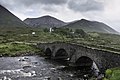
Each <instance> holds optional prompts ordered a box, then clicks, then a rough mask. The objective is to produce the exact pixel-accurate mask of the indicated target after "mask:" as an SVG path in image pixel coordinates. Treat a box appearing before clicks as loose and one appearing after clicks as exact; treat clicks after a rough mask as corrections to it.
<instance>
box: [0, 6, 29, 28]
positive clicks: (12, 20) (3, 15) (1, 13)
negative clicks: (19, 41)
mask: <svg viewBox="0 0 120 80" xmlns="http://www.w3.org/2000/svg"><path fill="white" fill-rule="evenodd" d="M26 26H27V25H26V24H25V23H24V22H22V21H21V20H20V19H19V18H18V17H16V16H15V15H14V14H12V13H11V12H10V11H9V10H8V9H6V8H5V7H4V6H2V5H0V27H26Z"/></svg>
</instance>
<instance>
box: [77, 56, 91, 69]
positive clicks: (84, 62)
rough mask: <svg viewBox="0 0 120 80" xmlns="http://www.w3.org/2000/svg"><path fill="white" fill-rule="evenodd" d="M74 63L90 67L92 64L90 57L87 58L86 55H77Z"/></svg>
mask: <svg viewBox="0 0 120 80" xmlns="http://www.w3.org/2000/svg"><path fill="white" fill-rule="evenodd" d="M75 64H76V65H77V66H81V67H82V66H83V67H84V66H88V67H92V65H93V60H92V59H91V58H89V57H87V56H81V57H79V58H78V59H77V60H76V62H75Z"/></svg>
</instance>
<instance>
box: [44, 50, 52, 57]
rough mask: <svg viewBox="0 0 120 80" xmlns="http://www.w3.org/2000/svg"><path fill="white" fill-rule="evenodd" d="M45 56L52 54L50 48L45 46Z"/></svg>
mask: <svg viewBox="0 0 120 80" xmlns="http://www.w3.org/2000/svg"><path fill="white" fill-rule="evenodd" d="M44 54H45V56H49V57H51V56H52V50H51V49H50V48H46V50H45V52H44Z"/></svg>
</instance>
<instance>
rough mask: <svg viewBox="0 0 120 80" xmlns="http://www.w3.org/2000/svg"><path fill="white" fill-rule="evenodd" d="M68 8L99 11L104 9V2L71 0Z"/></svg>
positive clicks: (80, 10)
mask: <svg viewBox="0 0 120 80" xmlns="http://www.w3.org/2000/svg"><path fill="white" fill-rule="evenodd" d="M68 8H69V9H71V10H74V11H79V12H88V11H99V10H103V9H104V5H103V3H102V2H97V1H96V0H74V1H73V0H70V1H69V3H68Z"/></svg>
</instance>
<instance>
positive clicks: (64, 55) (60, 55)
mask: <svg viewBox="0 0 120 80" xmlns="http://www.w3.org/2000/svg"><path fill="white" fill-rule="evenodd" d="M55 57H56V58H58V59H67V58H68V53H67V51H66V50H65V49H63V48H60V49H58V50H57V52H56V53H55Z"/></svg>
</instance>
